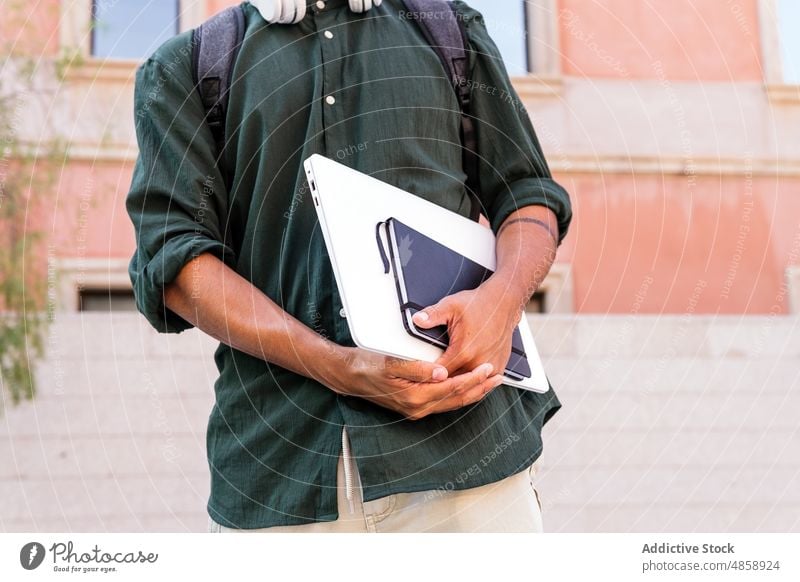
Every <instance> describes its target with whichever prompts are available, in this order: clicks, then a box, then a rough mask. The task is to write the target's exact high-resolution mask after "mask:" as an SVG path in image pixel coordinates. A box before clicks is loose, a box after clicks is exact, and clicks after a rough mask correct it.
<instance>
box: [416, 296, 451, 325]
mask: <svg viewBox="0 0 800 582" xmlns="http://www.w3.org/2000/svg"><path fill="white" fill-rule="evenodd" d="M451 317H452V309H451V306H450V303H448V302H447V300H446V299H443V300H441V301H440V302H439V303H437V304H436V305H431V306H430V307H426V308H425V309H423V310H422V311H418V312H416V313H415V314H414V317H412V319H413V321H414V323H415V324H416V325H418V326H419V327H421V328H424V329H428V328H431V327H436V326H437V325H447V324H448V323H449V322H450V319H451Z"/></svg>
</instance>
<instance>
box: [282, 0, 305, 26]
mask: <svg viewBox="0 0 800 582" xmlns="http://www.w3.org/2000/svg"><path fill="white" fill-rule="evenodd" d="M282 1H283V4H284V8H285V9H284V13H283V18H281V22H284V23H286V24H297V23H298V22H300V21H301V20H303V18H305V16H306V1H305V0H282Z"/></svg>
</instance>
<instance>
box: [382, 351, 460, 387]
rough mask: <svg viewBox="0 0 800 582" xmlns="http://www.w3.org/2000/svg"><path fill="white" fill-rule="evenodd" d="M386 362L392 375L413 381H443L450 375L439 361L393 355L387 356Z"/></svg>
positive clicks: (387, 369)
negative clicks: (393, 356)
mask: <svg viewBox="0 0 800 582" xmlns="http://www.w3.org/2000/svg"><path fill="white" fill-rule="evenodd" d="M385 363H386V371H387V372H388V373H389V374H390V375H391V376H394V377H395V378H402V379H403V380H410V381H411V382H441V381H442V380H446V379H447V376H448V373H447V368H446V367H444V366H442V365H440V364H437V363H432V362H422V361H420V360H401V359H400V358H392V357H387V358H386V360H385Z"/></svg>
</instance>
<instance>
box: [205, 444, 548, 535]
mask: <svg viewBox="0 0 800 582" xmlns="http://www.w3.org/2000/svg"><path fill="white" fill-rule="evenodd" d="M345 462H348V463H349V465H350V466H351V467H352V468H353V475H352V476H351V479H352V485H353V486H351V487H350V488H349V490H350V491H351V498H350V499H348V498H347V491H348V487H346V475H345ZM535 475H536V463H534V464H533V465H531V466H530V467H529V468H528V469H525V470H523V471H521V472H519V473H517V474H516V475H511V476H510V477H507V478H506V479H503V480H501V481H497V482H495V483H490V484H488V485H482V486H480V487H474V488H472V489H462V490H458V491H455V490H435V491H420V492H416V493H397V494H395V495H389V496H387V497H382V498H381V499H375V500H373V501H367V502H366V503H365V502H364V501H363V499H362V490H361V480H360V478H359V476H358V470H357V469H356V464H355V462H353V461H352V459H345V458H344V457H342V456H340V457H339V463H338V468H337V476H336V485H337V497H338V508H339V519H337V520H336V521H326V522H317V523H308V524H302V525H290V526H275V527H268V528H261V529H234V528H229V527H225V526H223V525H220V524H219V523H217V522H215V521H214V520H213V519H211V518H210V517H209V520H208V531H209V532H211V533H220V532H223V533H225V532H242V533H304V532H308V533H312V532H313V533H325V532H330V533H335V532H342V533H344V532H350V533H366V532H448V533H449V532H541V531H543V527H542V508H541V503H540V502H539V494H538V492H537V491H536V487H535V486H534V478H535Z"/></svg>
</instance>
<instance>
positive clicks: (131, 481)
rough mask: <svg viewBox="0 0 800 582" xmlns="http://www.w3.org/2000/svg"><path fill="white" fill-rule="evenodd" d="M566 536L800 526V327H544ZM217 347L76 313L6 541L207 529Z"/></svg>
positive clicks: (42, 384) (45, 397) (6, 443)
mask: <svg viewBox="0 0 800 582" xmlns="http://www.w3.org/2000/svg"><path fill="white" fill-rule="evenodd" d="M531 321H532V324H533V326H534V329H535V333H536V337H537V341H538V344H539V347H540V350H541V352H542V355H543V358H544V360H545V363H546V366H547V369H548V372H549V375H550V377H551V381H552V382H553V384H554V386H555V387H556V389H557V391H558V394H559V396H560V398H561V400H562V401H563V403H564V408H563V409H562V410H561V411H560V412H559V413H558V414H557V415H556V416H555V417H554V419H553V420H552V421H551V423H549V424H548V425H547V428H546V431H545V453H544V455H543V456H542V458H541V461H540V464H541V471H540V473H539V489H540V491H541V494H542V501H543V504H544V512H545V513H544V518H545V525H546V528H547V529H548V530H549V531H586V532H592V531H622V532H624V531H762V532H766V531H794V532H798V531H800V428H799V426H800V425H799V424H798V420H797V411H798V410H800V390H798V388H800V386H798V384H799V383H800V366H798V365H797V364H798V361H800V329H799V328H800V319H798V318H795V317H758V316H755V317H754V316H748V317H712V316H692V315H690V314H687V315H684V316H661V317H658V316H577V317H573V316H550V317H547V318H541V317H538V316H534V317H533V318H532V319H531ZM214 348H215V344H214V342H213V341H211V340H209V339H208V338H206V337H205V336H203V335H202V334H200V333H198V332H195V331H191V332H186V333H183V334H180V335H177V336H159V335H158V334H155V333H154V332H152V331H151V330H150V328H149V327H148V326H147V324H146V323H145V322H144V320H143V319H142V318H140V317H138V316H137V315H135V314H114V315H96V314H93V315H83V316H80V315H59V316H58V321H57V323H56V324H55V325H54V326H53V327H52V328H51V330H50V334H49V337H48V354H49V355H48V358H47V361H46V362H45V363H44V364H43V365H42V366H41V368H40V370H39V376H38V377H39V388H40V393H39V395H38V396H37V398H36V400H35V401H34V402H32V403H25V404H22V405H20V406H19V407H15V408H12V407H10V405H7V406H6V410H5V413H4V415H3V416H2V417H0V531H75V532H83V531H204V527H205V519H206V517H205V503H206V499H207V494H208V468H207V464H206V459H205V440H204V438H205V424H206V419H207V417H208V414H209V412H210V410H211V406H212V404H213V397H212V384H213V381H214V378H215V368H214V365H213V361H212V354H213V350H214Z"/></svg>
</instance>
